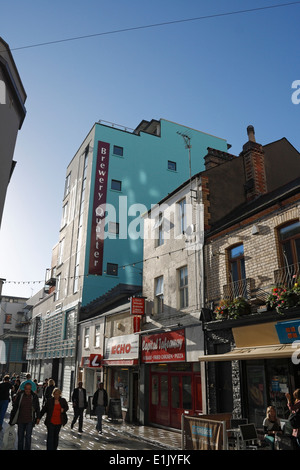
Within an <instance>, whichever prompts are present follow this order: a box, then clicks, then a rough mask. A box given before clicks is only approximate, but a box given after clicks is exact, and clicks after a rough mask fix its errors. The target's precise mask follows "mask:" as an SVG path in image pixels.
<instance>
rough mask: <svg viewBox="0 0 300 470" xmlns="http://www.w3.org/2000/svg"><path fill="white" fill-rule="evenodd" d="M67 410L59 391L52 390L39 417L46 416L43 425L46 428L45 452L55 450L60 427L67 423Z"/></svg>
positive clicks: (65, 401)
mask: <svg viewBox="0 0 300 470" xmlns="http://www.w3.org/2000/svg"><path fill="white" fill-rule="evenodd" d="M68 409H69V406H68V403H67V400H65V398H63V397H62V396H61V390H60V389H59V388H54V390H53V392H52V397H50V398H48V400H47V401H46V402H45V404H44V406H43V408H42V411H41V417H42V416H44V414H46V415H47V416H46V419H45V425H46V426H47V431H48V432H47V450H57V447H58V439H59V433H60V430H61V427H62V426H65V424H67V421H68V417H67V411H68Z"/></svg>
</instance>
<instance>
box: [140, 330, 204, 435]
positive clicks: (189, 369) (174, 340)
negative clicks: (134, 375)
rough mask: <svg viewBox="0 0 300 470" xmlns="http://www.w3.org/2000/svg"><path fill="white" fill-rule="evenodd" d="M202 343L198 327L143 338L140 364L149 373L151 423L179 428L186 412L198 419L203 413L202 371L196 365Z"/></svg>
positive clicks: (149, 413) (149, 414) (197, 364)
mask: <svg viewBox="0 0 300 470" xmlns="http://www.w3.org/2000/svg"><path fill="white" fill-rule="evenodd" d="M200 342H201V330H200V329H198V328H196V329H194V330H193V329H189V328H186V329H184V328H183V329H179V330H174V331H169V332H163V333H159V334H153V335H145V336H143V337H142V340H141V361H142V363H144V364H145V365H146V367H147V373H148V374H149V392H148V393H149V410H148V411H149V412H148V416H149V421H150V423H152V424H158V425H161V426H165V427H171V428H176V429H180V427H181V415H182V414H183V413H185V414H186V415H190V416H197V415H199V414H201V413H202V412H203V406H202V403H203V393H204V390H203V389H202V383H201V372H200V369H201V368H200V364H199V362H198V361H194V362H193V359H195V357H194V352H195V351H196V350H197V351H199V344H200ZM191 344H192V345H193V347H191ZM204 388H205V387H204Z"/></svg>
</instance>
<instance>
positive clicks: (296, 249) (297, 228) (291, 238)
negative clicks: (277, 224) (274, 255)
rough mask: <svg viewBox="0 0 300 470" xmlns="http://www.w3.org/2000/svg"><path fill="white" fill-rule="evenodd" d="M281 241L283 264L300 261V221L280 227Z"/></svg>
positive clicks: (287, 264)
mask: <svg viewBox="0 0 300 470" xmlns="http://www.w3.org/2000/svg"><path fill="white" fill-rule="evenodd" d="M279 242H280V247H281V255H282V261H283V263H282V264H283V266H290V265H292V264H298V263H300V222H298V221H297V222H293V223H291V224H289V225H286V226H285V227H282V228H281V229H279Z"/></svg>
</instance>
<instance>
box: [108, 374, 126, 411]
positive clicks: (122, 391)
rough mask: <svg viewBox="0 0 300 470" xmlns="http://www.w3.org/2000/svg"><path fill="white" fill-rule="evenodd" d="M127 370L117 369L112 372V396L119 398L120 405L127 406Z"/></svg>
mask: <svg viewBox="0 0 300 470" xmlns="http://www.w3.org/2000/svg"><path fill="white" fill-rule="evenodd" d="M128 385H129V384H128V370H127V369H124V370H122V369H117V370H114V371H113V374H112V388H111V390H112V398H120V400H121V407H122V408H126V409H127V408H128V406H129V404H128Z"/></svg>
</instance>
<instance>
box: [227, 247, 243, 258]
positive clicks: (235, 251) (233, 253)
mask: <svg viewBox="0 0 300 470" xmlns="http://www.w3.org/2000/svg"><path fill="white" fill-rule="evenodd" d="M243 254H244V245H238V246H235V247H234V248H232V249H231V250H230V258H237V257H239V256H243Z"/></svg>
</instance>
